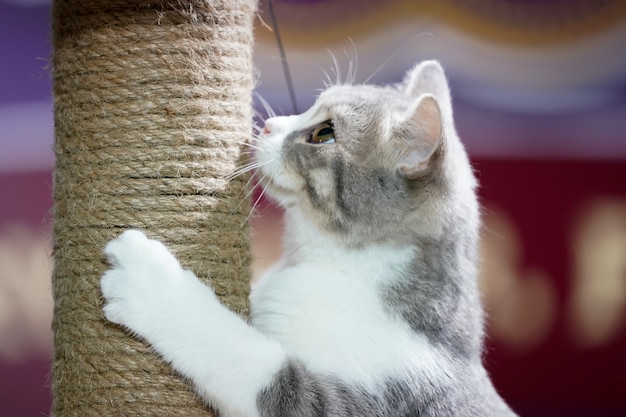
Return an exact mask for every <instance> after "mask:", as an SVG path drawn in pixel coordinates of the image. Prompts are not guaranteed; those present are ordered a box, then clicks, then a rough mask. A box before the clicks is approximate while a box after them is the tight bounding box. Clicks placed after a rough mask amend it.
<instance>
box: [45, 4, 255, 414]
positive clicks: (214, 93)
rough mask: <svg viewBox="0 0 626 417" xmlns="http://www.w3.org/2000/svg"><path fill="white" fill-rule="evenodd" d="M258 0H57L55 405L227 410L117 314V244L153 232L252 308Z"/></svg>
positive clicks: (81, 410) (58, 408) (127, 410)
mask: <svg viewBox="0 0 626 417" xmlns="http://www.w3.org/2000/svg"><path fill="white" fill-rule="evenodd" d="M255 10H256V1H255V0H238V1H228V0H205V1H202V0H171V1H163V0H161V1H159V0H157V1H148V0H143V1H141V0H57V1H55V3H54V7H53V33H54V35H53V36H54V58H53V75H54V97H55V98H54V102H55V126H56V143H55V152H56V169H55V174H54V184H55V186H54V211H55V222H54V240H55V243H54V254H55V270H54V275H53V293H54V299H55V309H54V319H53V328H54V332H55V339H54V340H55V358H54V364H53V371H52V391H53V397H54V401H53V407H52V414H53V416H56V417H61V416H139V415H141V416H166V417H167V416H195V415H211V413H210V412H209V411H207V410H205V409H204V407H203V406H202V404H201V403H200V401H199V400H198V399H197V398H196V397H195V396H194V394H193V393H192V392H191V391H190V389H189V388H188V386H187V385H186V384H185V383H183V382H182V381H181V380H180V378H179V377H177V376H175V375H173V373H172V371H171V370H170V368H169V367H168V366H167V365H165V364H163V363H162V362H161V361H160V360H159V359H158V358H156V357H155V356H154V355H153V354H152V353H151V351H150V349H149V347H147V346H146V345H145V344H143V343H141V342H138V341H136V340H134V339H132V338H131V337H129V336H128V334H127V333H125V332H124V331H123V330H122V329H120V328H119V327H117V326H115V325H112V324H109V323H107V322H105V319H104V317H103V315H102V312H101V307H102V299H101V296H100V290H99V281H100V277H101V275H102V273H103V272H104V270H105V269H106V267H107V265H106V264H105V261H104V258H103V254H102V250H103V248H104V246H105V244H106V243H107V242H108V241H109V240H110V239H112V238H114V237H115V236H117V235H118V234H119V233H121V232H122V231H123V230H125V229H128V228H138V229H142V230H144V231H145V232H146V233H147V234H148V236H149V237H152V238H157V239H159V240H162V241H163V242H164V243H166V244H167V245H168V246H169V247H170V248H171V249H172V250H173V252H174V253H175V254H176V255H177V256H178V258H179V259H180V260H181V263H182V264H183V267H185V268H188V269H191V270H193V271H194V272H195V273H196V274H197V275H198V276H199V277H200V278H201V279H203V280H208V276H209V275H210V276H211V279H210V282H211V285H212V286H213V287H214V288H215V291H216V293H217V294H218V295H219V296H220V297H221V299H222V301H223V302H225V303H226V304H227V305H229V306H230V307H231V308H232V309H233V310H235V311H238V312H241V313H243V314H246V312H247V306H246V300H247V291H248V276H249V275H248V274H249V272H248V265H249V260H250V250H249V236H248V231H247V229H246V228H245V227H242V226H241V225H242V224H243V223H245V219H246V216H247V215H248V213H247V210H248V208H247V207H248V205H247V204H245V203H244V204H241V203H242V199H243V198H244V195H245V192H243V189H244V187H245V180H244V179H238V180H234V181H232V182H230V183H227V182H226V181H225V180H224V179H223V178H224V177H225V176H226V175H227V174H229V173H230V172H232V171H233V170H234V169H235V168H236V166H237V165H238V164H240V155H241V148H240V146H239V145H237V143H238V142H242V141H245V140H246V138H247V137H248V136H249V132H250V128H251V90H252V86H253V82H252V65H251V55H252V19H253V17H254V12H255Z"/></svg>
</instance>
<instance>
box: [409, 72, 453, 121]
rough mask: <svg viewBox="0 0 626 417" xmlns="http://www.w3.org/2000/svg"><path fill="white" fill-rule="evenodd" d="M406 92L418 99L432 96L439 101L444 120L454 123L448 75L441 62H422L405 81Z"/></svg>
mask: <svg viewBox="0 0 626 417" xmlns="http://www.w3.org/2000/svg"><path fill="white" fill-rule="evenodd" d="M404 92H405V94H407V95H408V96H410V97H413V98H418V97H419V96H421V95H422V94H432V95H433V96H435V98H436V99H437V103H438V104H439V108H440V111H441V113H442V115H443V119H444V120H447V121H450V122H451V121H452V100H451V98H450V88H449V87H448V81H447V80H446V74H445V73H444V71H443V68H442V67H441V65H440V64H439V62H437V61H434V60H430V61H423V62H420V63H419V64H418V65H416V66H415V67H413V69H411V70H410V71H409V72H407V74H406V77H405V79H404Z"/></svg>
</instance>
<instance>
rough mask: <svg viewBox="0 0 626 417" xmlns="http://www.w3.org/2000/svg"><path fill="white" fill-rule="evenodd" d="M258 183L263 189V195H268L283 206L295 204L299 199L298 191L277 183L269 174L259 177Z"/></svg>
mask: <svg viewBox="0 0 626 417" xmlns="http://www.w3.org/2000/svg"><path fill="white" fill-rule="evenodd" d="M258 184H259V185H260V186H261V188H262V190H263V191H262V193H261V195H263V196H265V197H268V198H269V199H271V200H272V201H274V202H276V203H277V204H278V205H279V206H281V207H282V208H288V207H291V206H293V205H294V204H295V202H296V200H297V197H296V193H295V192H294V191H293V190H290V189H288V188H285V187H282V186H280V185H278V184H276V182H274V181H272V180H271V179H270V178H269V177H267V176H264V177H261V178H259V179H258Z"/></svg>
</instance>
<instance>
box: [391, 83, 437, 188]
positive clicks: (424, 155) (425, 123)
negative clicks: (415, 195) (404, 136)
mask: <svg viewBox="0 0 626 417" xmlns="http://www.w3.org/2000/svg"><path fill="white" fill-rule="evenodd" d="M403 123H404V124H406V126H407V130H408V131H409V132H411V137H410V138H409V140H408V141H406V143H405V144H404V148H405V149H403V150H402V152H401V156H400V159H399V161H398V170H399V172H400V174H401V175H402V176H404V177H406V178H417V177H419V176H420V175H421V174H422V173H423V172H424V171H425V170H426V169H427V168H428V166H429V162H430V159H431V157H432V155H433V154H434V153H435V151H436V150H437V148H438V147H439V145H440V144H441V141H442V137H443V135H442V133H443V132H442V130H443V128H442V123H441V111H440V109H439V105H438V103H437V100H436V99H435V98H434V97H433V96H432V95H430V94H426V95H423V96H420V97H419V98H418V99H417V100H416V102H415V104H414V106H413V107H412V109H411V111H410V113H409V115H408V117H407V118H406V120H404V122H403Z"/></svg>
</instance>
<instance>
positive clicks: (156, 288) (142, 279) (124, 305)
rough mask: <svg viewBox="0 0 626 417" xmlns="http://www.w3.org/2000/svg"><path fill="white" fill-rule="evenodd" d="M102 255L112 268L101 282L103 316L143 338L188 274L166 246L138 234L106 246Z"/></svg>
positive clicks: (132, 232) (123, 236)
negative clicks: (103, 302) (103, 304)
mask: <svg viewBox="0 0 626 417" xmlns="http://www.w3.org/2000/svg"><path fill="white" fill-rule="evenodd" d="M104 253H105V255H106V258H107V260H108V262H109V263H110V265H111V268H110V269H108V270H107V271H106V272H105V273H104V275H103V276H102V279H101V281H100V288H101V290H102V295H103V296H104V299H105V301H106V304H105V306H104V308H103V311H104V315H105V317H106V318H107V319H108V320H109V321H112V322H114V323H117V324H121V325H123V326H126V327H128V328H129V329H130V330H132V331H134V332H136V333H138V334H140V335H143V334H144V333H145V330H146V327H150V326H151V323H152V322H154V321H155V320H158V317H157V316H158V315H159V314H161V313H163V310H164V309H167V308H168V304H170V303H169V301H170V300H171V297H172V296H173V295H174V293H175V292H177V291H179V290H180V289H181V287H184V281H185V280H186V275H189V274H191V273H190V272H188V271H185V270H183V268H182V267H181V266H180V264H179V263H178V261H177V260H176V258H175V257H174V255H172V254H171V253H170V251H169V250H168V249H167V248H166V247H165V245H163V244H162V243H161V242H158V241H156V240H151V239H148V238H147V237H146V235H145V234H143V233H142V232H140V231H137V230H128V231H126V232H124V233H122V234H121V235H120V236H119V237H118V238H117V239H114V240H112V241H111V242H109V244H108V245H107V246H106V248H105V250H104Z"/></svg>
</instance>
